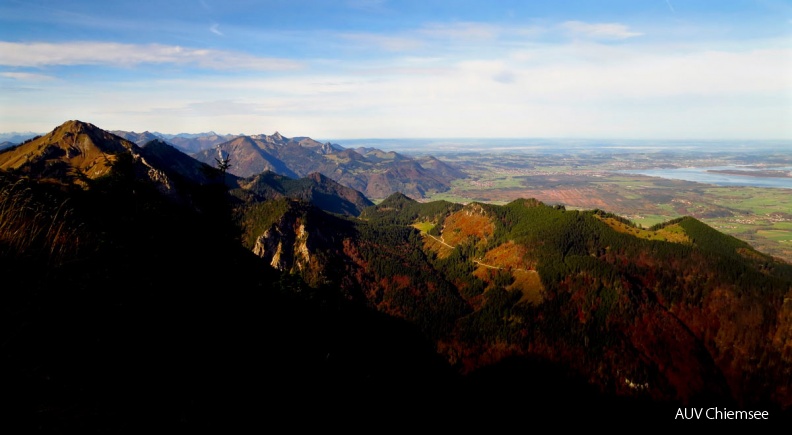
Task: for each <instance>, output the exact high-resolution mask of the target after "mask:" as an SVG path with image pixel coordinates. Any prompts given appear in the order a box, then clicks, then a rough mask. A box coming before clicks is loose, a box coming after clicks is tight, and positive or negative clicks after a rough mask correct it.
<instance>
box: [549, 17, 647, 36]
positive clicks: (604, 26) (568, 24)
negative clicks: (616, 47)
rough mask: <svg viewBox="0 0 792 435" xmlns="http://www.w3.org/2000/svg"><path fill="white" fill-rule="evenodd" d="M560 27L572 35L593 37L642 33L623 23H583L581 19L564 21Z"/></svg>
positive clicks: (638, 34)
mask: <svg viewBox="0 0 792 435" xmlns="http://www.w3.org/2000/svg"><path fill="white" fill-rule="evenodd" d="M561 28H563V29H564V30H566V31H567V32H568V33H570V34H571V35H573V36H583V37H588V38H595V39H627V38H633V37H636V36H641V35H643V33H640V32H633V31H631V30H630V28H629V27H627V26H626V25H624V24H619V23H584V22H582V21H565V22H563V23H561Z"/></svg>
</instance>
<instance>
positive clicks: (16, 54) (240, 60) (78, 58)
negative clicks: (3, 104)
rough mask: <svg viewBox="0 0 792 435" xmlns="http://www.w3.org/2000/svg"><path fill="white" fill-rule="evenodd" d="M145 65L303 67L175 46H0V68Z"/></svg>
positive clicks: (278, 68) (293, 63)
mask: <svg viewBox="0 0 792 435" xmlns="http://www.w3.org/2000/svg"><path fill="white" fill-rule="evenodd" d="M146 63H154V64H161V63H165V64H177V65H179V64H180V65H193V66H198V67H200V68H206V69H216V70H231V69H249V70H258V71H280V70H292V69H297V68H300V67H301V64H300V63H299V62H295V61H293V60H290V59H283V58H267V57H257V56H251V55H249V54H244V53H238V52H233V51H223V50H209V49H195V48H184V47H180V46H174V45H161V44H147V45H138V44H119V43H110V42H64V43H46V42H32V43H19V42H0V65H6V66H14V67H44V66H55V65H105V66H124V67H131V66H135V65H140V64H146Z"/></svg>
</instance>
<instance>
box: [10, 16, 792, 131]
mask: <svg viewBox="0 0 792 435" xmlns="http://www.w3.org/2000/svg"><path fill="white" fill-rule="evenodd" d="M69 119H80V120H82V121H86V122H91V123H93V124H96V125H97V126H99V127H100V128H104V129H107V130H132V131H138V132H139V131H144V130H149V131H159V132H163V133H179V132H203V131H209V130H213V131H216V132H218V133H245V134H256V133H268V134H271V133H274V132H275V131H279V132H280V133H281V134H283V135H285V136H289V137H290V136H311V137H314V138H318V139H323V138H324V139H338V138H399V137H421V138H432V137H446V138H447V137H460V138H462V137H475V138H484V137H511V138H516V137H531V138H536V137H543V138H594V139H596V138H614V139H615V138H619V139H786V140H792V3H790V2H789V1H778V0H744V1H743V0H706V1H705V0H687V1H682V0H659V1H654V0H651V1H650V0H630V1H626V0H625V1H615V0H590V1H580V0H578V1H575V0H572V1H563V2H561V1H497V0H496V1H487V2H485V1H471V0H459V1H433V0H422V1H413V0H405V1H389V0H346V1H330V0H328V1H320V0H315V1H307V0H277V1H274V0H273V1H257V0H245V1H215V0H190V1H187V0H174V1H168V2H162V1H151V0H136V1H107V0H105V1H87V0H76V1H74V0H73V1H68V2H65V1H15V0H0V131H2V132H10V131H34V132H46V131H49V130H51V129H52V128H54V127H55V126H57V125H59V124H61V123H62V122H64V121H66V120H69Z"/></svg>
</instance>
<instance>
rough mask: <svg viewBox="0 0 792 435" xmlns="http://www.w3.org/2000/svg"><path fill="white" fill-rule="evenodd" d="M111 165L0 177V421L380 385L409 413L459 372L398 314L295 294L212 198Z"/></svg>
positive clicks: (221, 405) (133, 413)
mask: <svg viewBox="0 0 792 435" xmlns="http://www.w3.org/2000/svg"><path fill="white" fill-rule="evenodd" d="M119 178H120V179H115V180H109V179H100V180H98V182H97V184H94V185H92V186H91V188H90V189H89V190H85V191H83V190H74V191H64V190H62V189H61V188H56V189H53V188H52V186H41V185H38V184H36V183H32V182H28V181H26V180H21V179H15V178H13V177H10V176H8V175H7V174H6V175H3V177H2V180H0V181H2V189H0V192H2V196H0V200H1V201H0V204H2V206H3V207H2V209H3V233H2V239H0V242H2V244H0V249H1V250H0V253H2V257H1V258H0V274H1V275H0V276H2V280H3V286H2V287H3V292H2V296H0V297H2V301H0V306H1V307H2V320H3V323H2V329H1V330H0V334H2V336H1V337H2V349H1V350H2V353H1V354H0V357H2V360H3V367H4V370H3V371H2V373H0V385H2V391H3V395H4V397H6V398H8V399H11V401H10V402H7V403H10V407H8V408H6V409H5V410H4V411H5V412H6V413H7V414H6V415H8V416H9V418H4V421H3V422H2V426H3V427H6V428H7V429H11V428H13V429H14V432H9V433H30V432H37V431H41V432H43V433H140V431H149V430H151V428H157V430H158V431H159V430H163V431H167V432H173V431H179V430H182V429H185V430H186V431H188V432H191V433H195V431H197V430H206V429H209V428H212V429H216V430H219V429H223V430H234V429H241V428H246V427H249V428H261V429H268V428H272V427H274V425H276V424H282V423H283V422H284V421H286V422H289V421H291V420H290V419H292V418H307V419H309V420H308V421H306V422H304V424H308V423H310V419H311V418H314V417H316V418H320V417H321V416H325V417H324V418H327V416H333V415H336V414H335V413H336V412H340V413H342V414H338V415H346V414H345V413H346V412H349V410H348V409H347V407H349V409H356V410H360V412H363V411H364V410H365V409H366V405H367V404H371V403H378V404H382V405H383V406H386V404H389V403H390V404H394V402H393V401H392V400H391V399H392V397H391V395H395V396H393V397H400V398H403V399H404V400H409V401H410V403H411V405H410V411H409V412H410V413H420V412H421V409H422V405H421V404H424V405H425V404H426V403H428V401H429V396H426V394H427V393H434V394H442V393H443V392H444V391H445V385H444V384H445V383H450V382H452V381H453V380H454V374H453V373H452V372H451V371H450V370H449V367H448V366H447V364H445V363H444V361H442V359H441V358H439V357H438V356H437V355H436V353H435V352H434V350H433V348H432V347H431V346H430V345H429V344H428V342H427V341H426V340H424V338H423V337H422V336H421V335H420V334H419V333H418V331H417V330H416V329H415V328H414V327H412V326H410V325H409V324H407V323H406V322H403V321H401V320H398V319H395V318H391V317H388V316H386V315H384V314H381V313H377V312H374V311H371V310H365V309H362V308H361V307H358V306H355V305H351V304H349V303H347V302H346V301H344V300H341V299H339V298H336V297H334V295H332V294H328V293H323V294H314V295H313V296H312V297H311V298H310V299H309V298H307V297H301V296H299V295H301V294H303V292H302V291H301V289H306V290H307V288H306V287H305V286H304V285H303V284H302V283H301V282H300V281H299V280H295V279H294V278H292V277H289V276H288V275H284V274H281V273H280V272H278V271H276V270H275V269H272V268H270V267H268V266H267V265H265V264H263V263H262V262H261V260H260V259H259V258H258V257H256V256H254V255H253V254H252V253H251V252H250V251H247V250H245V249H243V248H242V247H241V246H240V245H239V244H238V242H236V241H235V240H234V239H233V238H232V237H229V233H228V232H227V230H229V227H228V222H229V221H227V220H226V221H223V220H222V219H219V218H218V217H219V216H221V214H216V215H214V216H206V215H198V214H196V213H194V212H193V211H192V210H189V209H186V208H183V207H182V206H179V205H173V204H172V203H171V202H169V201H167V200H165V199H164V198H163V197H162V195H161V194H160V193H158V192H157V191H156V190H153V189H151V187H150V186H147V185H146V184H145V183H139V182H135V181H133V180H129V179H124V177H119ZM127 182H128V183H127ZM217 199H218V201H222V200H223V198H222V196H219V197H218V198H217ZM221 203H222V202H221ZM53 224H55V225H56V226H57V230H56V231H51V230H50V228H51V227H52V225H53ZM12 226H13V227H15V228H24V229H26V230H27V231H28V232H29V234H32V235H33V234H35V236H34V237H31V238H29V239H26V240H20V239H19V238H18V237H20V236H18V235H17V234H15V233H14V232H13V231H10V230H9V229H10V228H11V227H12ZM449 385H451V384H449ZM441 387H442V388H441ZM419 391H420V392H422V394H421V395H416V394H417V392H419ZM370 400H373V401H374V402H369V401H370ZM395 405H398V403H395ZM361 407H362V408H361ZM370 408H371V409H369V410H368V411H367V412H371V411H376V410H377V409H379V405H377V406H376V407H370ZM387 409H391V408H387ZM357 412H358V411H354V413H357ZM361 417H365V414H363V415H361ZM237 426H241V427H237ZM20 430H21V432H18V431H20Z"/></svg>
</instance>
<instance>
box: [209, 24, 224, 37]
mask: <svg viewBox="0 0 792 435" xmlns="http://www.w3.org/2000/svg"><path fill="white" fill-rule="evenodd" d="M209 31H210V32H212V33H214V34H215V35H218V36H223V32H221V31H220V25H219V24H212V25H211V26H210V27H209Z"/></svg>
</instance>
